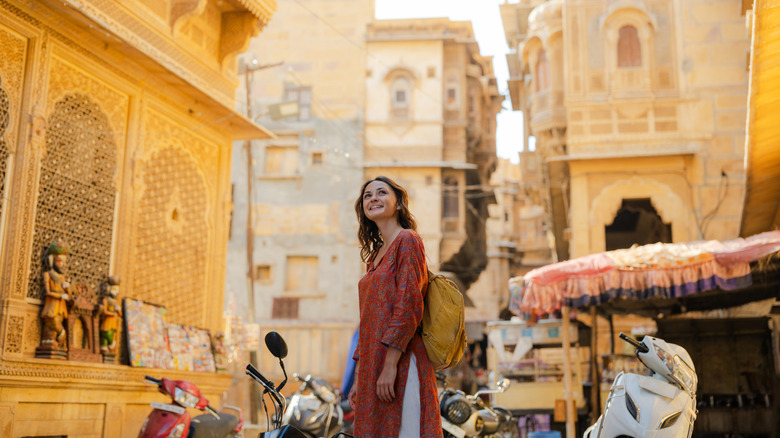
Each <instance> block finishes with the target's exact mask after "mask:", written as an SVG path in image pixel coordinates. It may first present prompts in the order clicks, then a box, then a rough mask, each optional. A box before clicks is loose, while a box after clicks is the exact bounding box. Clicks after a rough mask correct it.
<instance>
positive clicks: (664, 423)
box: [658, 411, 682, 430]
mask: <svg viewBox="0 0 780 438" xmlns="http://www.w3.org/2000/svg"><path fill="white" fill-rule="evenodd" d="M680 415H682V411H677V412H675V413H673V414H670V415H667V416H666V417H664V418H663V419H662V420H661V422H660V423H658V429H659V430H660V429H666V428H667V427H672V426H674V423H676V422H677V419H678V418H680Z"/></svg>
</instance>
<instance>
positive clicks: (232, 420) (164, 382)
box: [138, 376, 244, 438]
mask: <svg viewBox="0 0 780 438" xmlns="http://www.w3.org/2000/svg"><path fill="white" fill-rule="evenodd" d="M144 381H145V382H148V383H153V384H155V385H157V389H158V390H159V391H160V392H161V393H163V394H165V395H167V396H170V397H171V400H172V403H158V402H152V404H151V405H152V407H153V408H154V409H153V410H152V412H151V413H150V414H149V416H148V417H147V418H146V421H144V424H143V426H142V427H141V432H140V433H139V434H138V438H186V437H191V438H193V437H198V436H209V437H211V438H228V437H230V438H237V437H239V433H240V432H241V429H242V428H243V425H244V418H243V415H242V413H241V409H240V408H236V407H233V406H225V408H224V409H228V410H232V411H235V412H236V415H231V414H229V413H227V412H224V410H223V411H222V412H217V411H216V410H215V409H214V408H212V407H211V406H209V401H208V400H207V399H206V397H204V396H203V394H201V393H200V390H199V389H198V387H197V386H195V385H194V384H192V383H190V382H187V381H186V380H170V379H166V378H165V377H163V378H162V379H155V378H154V377H151V376H146V377H145V380H144ZM186 408H194V409H199V410H201V411H205V412H206V413H205V414H202V415H198V416H196V417H195V418H191V417H190V414H189V412H187V409H186Z"/></svg>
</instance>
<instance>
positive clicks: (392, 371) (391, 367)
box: [376, 347, 401, 403]
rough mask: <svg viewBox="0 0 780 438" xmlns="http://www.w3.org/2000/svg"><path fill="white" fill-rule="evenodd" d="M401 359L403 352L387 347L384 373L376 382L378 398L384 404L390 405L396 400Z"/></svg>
mask: <svg viewBox="0 0 780 438" xmlns="http://www.w3.org/2000/svg"><path fill="white" fill-rule="evenodd" d="M400 358H401V350H399V349H397V348H393V347H387V353H386V354H385V364H384V366H383V367H382V373H381V374H379V379H377V381H376V396H377V397H378V398H379V400H382V401H383V402H387V403H390V402H391V401H393V399H395V377H396V374H398V359H400Z"/></svg>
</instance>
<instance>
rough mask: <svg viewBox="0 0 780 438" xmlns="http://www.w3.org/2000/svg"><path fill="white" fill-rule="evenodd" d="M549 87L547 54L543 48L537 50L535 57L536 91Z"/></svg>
mask: <svg viewBox="0 0 780 438" xmlns="http://www.w3.org/2000/svg"><path fill="white" fill-rule="evenodd" d="M548 88H550V69H549V64H548V63H547V54H545V52H544V49H540V50H539V57H538V58H537V59H536V91H542V90H546V89H548Z"/></svg>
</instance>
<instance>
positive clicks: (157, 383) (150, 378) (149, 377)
mask: <svg viewBox="0 0 780 438" xmlns="http://www.w3.org/2000/svg"><path fill="white" fill-rule="evenodd" d="M144 379H146V380H148V381H150V382H152V383H154V384H155V385H159V384H160V383H162V380H160V379H155V378H154V377H152V376H144Z"/></svg>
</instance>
